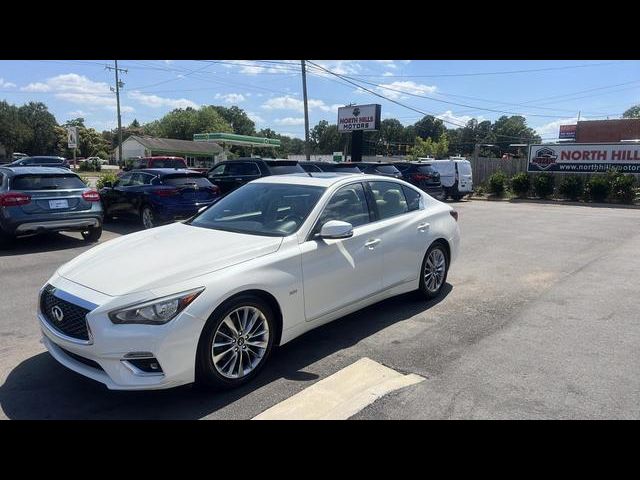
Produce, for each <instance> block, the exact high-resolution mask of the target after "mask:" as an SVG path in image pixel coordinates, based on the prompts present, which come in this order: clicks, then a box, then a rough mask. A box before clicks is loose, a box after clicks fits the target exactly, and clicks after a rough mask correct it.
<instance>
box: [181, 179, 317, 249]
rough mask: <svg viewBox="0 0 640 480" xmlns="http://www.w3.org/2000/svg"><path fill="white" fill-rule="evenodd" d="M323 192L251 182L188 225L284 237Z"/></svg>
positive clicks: (303, 218) (315, 188)
mask: <svg viewBox="0 0 640 480" xmlns="http://www.w3.org/2000/svg"><path fill="white" fill-rule="evenodd" d="M323 191H324V188H322V187H315V186H311V185H283V184H277V183H249V184H247V185H244V186H243V187H240V188H239V189H237V190H235V191H234V192H232V193H230V194H229V195H227V196H226V197H224V198H222V199H221V200H219V201H218V202H217V203H214V204H213V205H212V206H211V207H209V208H208V209H207V210H205V211H204V212H202V213H201V214H200V215H198V216H196V217H195V218H193V219H191V220H190V221H188V222H187V223H188V224H190V225H194V226H196V227H203V228H211V229H214V230H225V231H229V232H237V233H248V234H251V235H265V236H275V237H284V236H287V235H291V234H293V233H295V232H296V231H297V230H298V229H299V228H300V227H301V226H302V224H303V223H304V221H305V219H306V218H307V216H308V215H309V212H311V210H312V209H313V207H314V205H315V204H316V203H317V201H318V200H319V199H320V196H321V195H322V192H323Z"/></svg>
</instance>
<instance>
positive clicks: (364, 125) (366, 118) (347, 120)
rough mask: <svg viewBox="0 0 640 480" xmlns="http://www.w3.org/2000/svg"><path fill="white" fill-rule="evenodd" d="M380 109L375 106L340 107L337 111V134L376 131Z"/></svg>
mask: <svg viewBox="0 0 640 480" xmlns="http://www.w3.org/2000/svg"><path fill="white" fill-rule="evenodd" d="M381 108H382V107H381V106H380V105H377V104H372V105H351V106H349V107H340V108H339V109H338V132H340V133H346V132H354V131H370V130H378V129H379V128H380V111H381Z"/></svg>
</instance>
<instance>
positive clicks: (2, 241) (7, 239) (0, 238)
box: [0, 231, 15, 250]
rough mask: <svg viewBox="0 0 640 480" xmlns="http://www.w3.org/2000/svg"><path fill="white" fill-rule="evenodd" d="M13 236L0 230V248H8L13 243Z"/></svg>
mask: <svg viewBox="0 0 640 480" xmlns="http://www.w3.org/2000/svg"><path fill="white" fill-rule="evenodd" d="M14 239H15V237H13V236H12V235H9V234H6V233H4V232H3V231H0V250H2V249H5V248H9V247H10V246H11V244H12V243H13V240H14Z"/></svg>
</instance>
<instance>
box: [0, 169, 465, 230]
mask: <svg viewBox="0 0 640 480" xmlns="http://www.w3.org/2000/svg"><path fill="white" fill-rule="evenodd" d="M64 162H66V160H65V159H64V158H62V157H27V158H24V159H21V160H20V161H19V162H14V164H9V165H7V166H3V167H0V236H2V237H4V238H5V239H6V238H7V237H14V236H19V235H23V234H32V233H41V232H45V231H80V232H82V234H83V237H84V238H85V239H86V240H87V241H97V240H98V239H99V238H100V235H101V232H102V223H103V221H110V220H113V219H114V218H130V219H132V218H133V219H137V220H139V221H140V224H141V225H142V226H143V227H144V228H145V229H148V228H153V227H156V226H158V225H162V224H164V223H169V222H173V221H176V220H184V219H188V218H190V217H192V216H194V215H196V214H197V213H198V212H199V211H201V210H203V209H204V208H206V207H208V206H210V205H211V204H213V203H214V202H216V201H217V200H218V199H219V198H221V197H222V196H225V195H227V194H229V193H230V192H233V191H234V190H236V189H238V188H239V187H241V186H243V185H245V184H247V183H249V182H251V181H254V180H257V179H259V178H262V177H269V176H273V175H285V174H298V175H308V176H311V175H313V174H327V173H338V174H345V175H347V174H363V173H364V174H371V175H379V176H383V177H388V178H396V179H402V180H405V181H406V182H408V183H410V184H412V185H414V186H416V187H418V188H419V189H421V190H422V191H424V192H426V193H428V194H429V195H431V196H432V197H434V198H436V199H441V200H442V199H445V198H446V197H447V196H448V195H450V196H452V197H453V198H454V199H459V198H461V196H462V195H464V194H465V193H466V192H470V191H471V188H472V180H471V168H470V165H469V162H467V161H466V160H464V159H454V160H450V161H448V160H432V159H429V160H428V161H427V162H425V161H418V162H393V163H386V162H342V163H333V162H297V161H295V160H273V159H262V158H241V159H236V160H228V161H223V162H220V163H219V164H218V165H216V166H215V167H214V168H212V169H211V170H209V171H208V173H206V174H205V173H202V172H200V171H195V170H190V169H188V168H186V162H185V161H184V159H182V158H180V157H147V158H141V159H138V162H137V163H134V165H133V166H132V167H131V168H130V169H128V170H127V171H123V172H121V175H120V176H119V178H118V179H117V180H116V181H115V182H114V183H105V184H104V185H103V187H102V188H101V189H100V191H99V192H98V191H96V190H94V189H90V188H88V187H87V186H86V185H85V184H84V183H83V182H82V180H80V178H79V177H78V176H77V175H75V174H74V173H72V172H71V171H70V170H69V169H68V165H66V164H65V163H64ZM16 163H18V164H16ZM31 165H43V166H37V167H35V166H31ZM65 167H66V168H65ZM139 167H142V168H139ZM440 172H442V173H440ZM441 179H442V181H441ZM445 182H446V183H445ZM381 200H382V201H384V202H387V201H388V202H391V203H390V204H392V203H393V199H386V198H381ZM385 204H386V203H385Z"/></svg>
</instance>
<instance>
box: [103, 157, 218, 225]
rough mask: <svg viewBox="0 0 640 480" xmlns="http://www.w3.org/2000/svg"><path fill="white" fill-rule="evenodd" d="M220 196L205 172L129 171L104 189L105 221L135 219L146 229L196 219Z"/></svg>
mask: <svg viewBox="0 0 640 480" xmlns="http://www.w3.org/2000/svg"><path fill="white" fill-rule="evenodd" d="M219 197H220V189H219V188H218V187H216V186H215V185H213V184H212V183H211V182H210V181H209V180H208V179H207V177H205V176H204V175H203V174H202V173H200V172H196V171H193V170H184V169H181V170H177V169H174V168H155V169H142V170H135V171H131V172H127V173H125V174H124V175H122V176H121V177H120V178H119V179H118V180H117V181H116V183H114V184H113V185H112V184H109V183H106V184H105V186H104V187H103V188H102V189H101V190H100V198H101V199H102V205H103V207H104V213H105V220H108V219H111V218H112V217H134V218H138V219H140V222H141V223H142V226H143V227H144V228H153V227H155V226H157V225H159V224H162V223H167V222H171V221H175V220H180V219H185V218H189V217H192V216H193V215H195V214H196V213H197V212H198V211H199V210H200V209H202V208H204V207H208V206H209V205H211V204H212V203H213V202H214V201H215V200H216V199H218V198H219Z"/></svg>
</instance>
